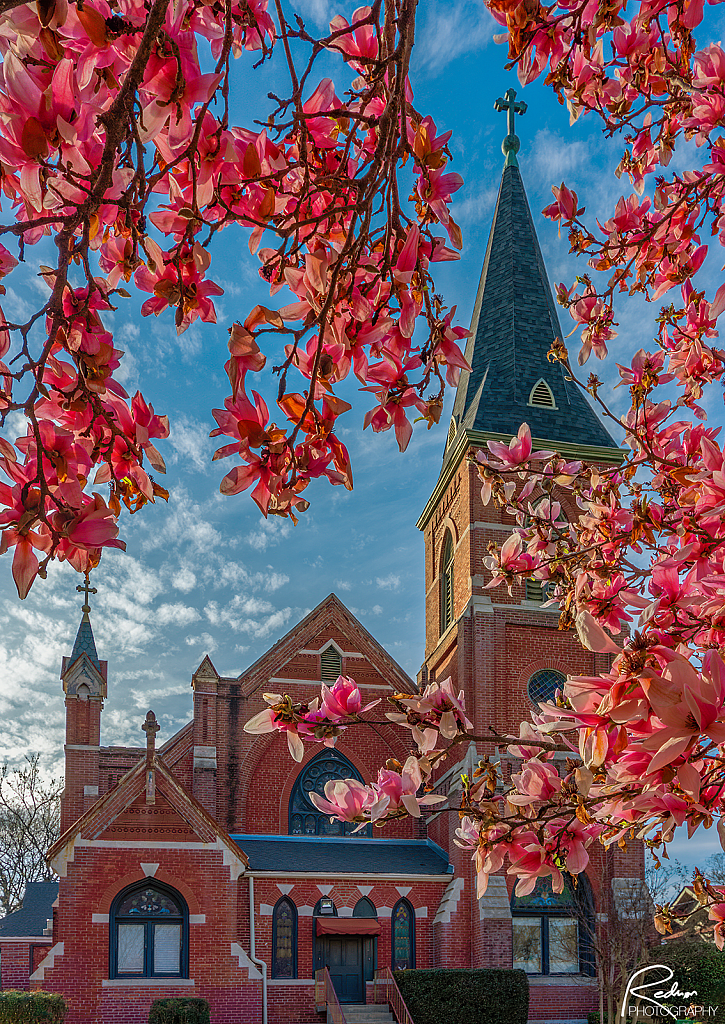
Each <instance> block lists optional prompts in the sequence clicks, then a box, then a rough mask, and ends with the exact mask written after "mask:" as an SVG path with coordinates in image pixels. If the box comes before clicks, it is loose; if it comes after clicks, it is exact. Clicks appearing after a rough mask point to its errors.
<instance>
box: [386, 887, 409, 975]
mask: <svg viewBox="0 0 725 1024" xmlns="http://www.w3.org/2000/svg"><path fill="white" fill-rule="evenodd" d="M391 927H392V932H393V941H392V953H393V956H392V960H393V970H394V971H412V970H413V968H414V967H415V912H414V910H413V908H412V906H411V905H410V903H408V901H407V900H406V899H402V900H398V902H397V903H396V904H395V906H394V907H393V915H392V918H391Z"/></svg>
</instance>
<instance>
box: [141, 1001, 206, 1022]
mask: <svg viewBox="0 0 725 1024" xmlns="http://www.w3.org/2000/svg"><path fill="white" fill-rule="evenodd" d="M149 1024H209V1004H208V1003H207V1001H206V999H191V998H184V999H155V1000H154V1001H153V1003H152V1004H151V1010H150V1011H149Z"/></svg>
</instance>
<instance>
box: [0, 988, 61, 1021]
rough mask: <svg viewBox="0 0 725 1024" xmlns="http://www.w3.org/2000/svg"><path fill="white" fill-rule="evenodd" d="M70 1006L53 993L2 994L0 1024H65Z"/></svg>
mask: <svg viewBox="0 0 725 1024" xmlns="http://www.w3.org/2000/svg"><path fill="white" fill-rule="evenodd" d="M67 1010H68V1006H67V1004H66V1002H65V999H63V997H62V996H56V995H53V994H52V993H51V992H20V991H17V990H15V989H6V990H5V991H3V992H0V1024H63V1021H64V1020H65V1015H66V1012H67Z"/></svg>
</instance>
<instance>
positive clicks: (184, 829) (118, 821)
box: [93, 789, 199, 842]
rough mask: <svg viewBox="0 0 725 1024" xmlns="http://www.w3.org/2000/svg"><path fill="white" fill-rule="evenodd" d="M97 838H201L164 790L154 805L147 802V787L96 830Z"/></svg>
mask: <svg viewBox="0 0 725 1024" xmlns="http://www.w3.org/2000/svg"><path fill="white" fill-rule="evenodd" d="M93 838H94V839H129V840H134V839H140V838H142V839H146V840H150V841H154V842H162V841H164V840H165V841H170V842H183V841H189V840H194V839H198V838H199V837H198V836H197V833H196V831H195V829H194V828H192V826H191V825H190V824H189V822H188V821H187V820H186V818H184V817H183V815H181V814H180V813H179V812H178V811H177V810H176V808H175V807H173V806H172V804H171V803H170V802H169V800H168V799H167V798H166V797H165V796H164V795H163V794H161V793H158V794H157V795H156V801H155V803H153V804H150V805H149V804H147V803H146V791H145V789H144V790H143V791H142V792H140V793H139V795H138V796H137V797H136V799H135V800H134V801H133V803H131V804H130V805H129V806H128V807H126V808H125V809H124V810H123V811H121V813H120V814H119V815H118V817H116V818H114V820H113V821H112V822H111V823H110V824H108V825H106V826H105V827H104V828H103V829H102V831H100V832H95V834H94V836H93Z"/></svg>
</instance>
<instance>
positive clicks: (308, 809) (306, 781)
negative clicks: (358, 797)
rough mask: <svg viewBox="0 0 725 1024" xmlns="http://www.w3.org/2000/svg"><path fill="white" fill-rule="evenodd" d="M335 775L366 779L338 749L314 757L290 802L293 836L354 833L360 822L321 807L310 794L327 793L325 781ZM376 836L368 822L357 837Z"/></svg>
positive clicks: (290, 823) (339, 777)
mask: <svg viewBox="0 0 725 1024" xmlns="http://www.w3.org/2000/svg"><path fill="white" fill-rule="evenodd" d="M333 779H357V781H358V782H362V781H363V779H362V777H361V775H360V773H359V772H358V771H357V770H356V768H355V767H354V766H353V765H352V764H351V763H350V761H348V759H347V758H346V757H344V756H343V755H342V754H340V753H338V752H337V751H336V750H325V751H323V752H322V753H321V754H318V755H317V757H313V759H312V760H311V761H310V763H309V764H308V765H306V766H305V768H303V769H302V771H301V772H300V774H299V775H298V776H297V781H296V782H295V785H294V789H293V790H292V795H291V797H290V805H289V832H290V835H293V836H350V835H352V834H353V831H354V829H355V828H357V825H356V824H355V822H342V821H338V820H337V819H336V818H334V819H333V820H332V821H331V820H330V815H329V814H323V813H322V811H319V810H318V809H317V808H316V807H315V805H314V804H313V803H312V801H311V800H310V798H309V795H310V793H317V794H318V795H319V796H321V797H323V798H324V796H325V785H326V784H327V783H328V782H329V781H330V780H333ZM358 836H359V837H362V838H365V839H370V838H371V837H372V826H370V825H366V826H365V828H363V829H361V830H360V832H355V834H354V836H353V838H356V837H358Z"/></svg>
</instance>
